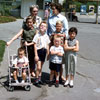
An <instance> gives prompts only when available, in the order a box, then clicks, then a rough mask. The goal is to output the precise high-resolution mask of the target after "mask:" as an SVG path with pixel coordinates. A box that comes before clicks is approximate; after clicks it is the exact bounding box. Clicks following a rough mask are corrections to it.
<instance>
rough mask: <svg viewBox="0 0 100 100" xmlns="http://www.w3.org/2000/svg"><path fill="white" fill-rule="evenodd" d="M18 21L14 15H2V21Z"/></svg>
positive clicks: (0, 20) (0, 21)
mask: <svg viewBox="0 0 100 100" xmlns="http://www.w3.org/2000/svg"><path fill="white" fill-rule="evenodd" d="M13 21H16V18H14V17H12V16H0V23H7V22H13Z"/></svg>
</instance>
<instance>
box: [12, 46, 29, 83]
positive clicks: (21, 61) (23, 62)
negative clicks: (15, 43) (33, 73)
mask: <svg viewBox="0 0 100 100" xmlns="http://www.w3.org/2000/svg"><path fill="white" fill-rule="evenodd" d="M28 62H29V61H28V59H27V58H26V57H25V50H24V49H23V48H22V47H21V48H19V49H18V57H16V58H15V60H14V61H13V65H14V67H25V66H27V65H28ZM13 76H14V79H15V82H16V83H19V82H18V79H17V76H18V69H16V70H14V72H13ZM22 79H23V80H22V82H21V83H24V82H25V80H26V70H25V69H23V70H22Z"/></svg>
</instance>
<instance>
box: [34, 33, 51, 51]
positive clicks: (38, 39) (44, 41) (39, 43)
mask: <svg viewBox="0 0 100 100" xmlns="http://www.w3.org/2000/svg"><path fill="white" fill-rule="evenodd" d="M33 42H34V43H36V47H37V50H39V49H42V48H47V45H48V44H49V43H50V39H49V36H48V35H47V34H46V33H45V34H44V35H42V34H41V33H40V32H39V33H38V34H36V35H35V36H34V38H33Z"/></svg>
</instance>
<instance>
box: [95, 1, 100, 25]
mask: <svg viewBox="0 0 100 100" xmlns="http://www.w3.org/2000/svg"><path fill="white" fill-rule="evenodd" d="M98 6H99V0H97V13H96V24H98Z"/></svg>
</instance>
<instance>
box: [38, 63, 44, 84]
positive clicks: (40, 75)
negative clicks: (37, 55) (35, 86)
mask: <svg viewBox="0 0 100 100" xmlns="http://www.w3.org/2000/svg"><path fill="white" fill-rule="evenodd" d="M43 64H44V62H42V61H41V66H40V67H41V68H40V73H39V83H40V84H41V85H44V83H43V82H42V80H41V77H42V67H43Z"/></svg>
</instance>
